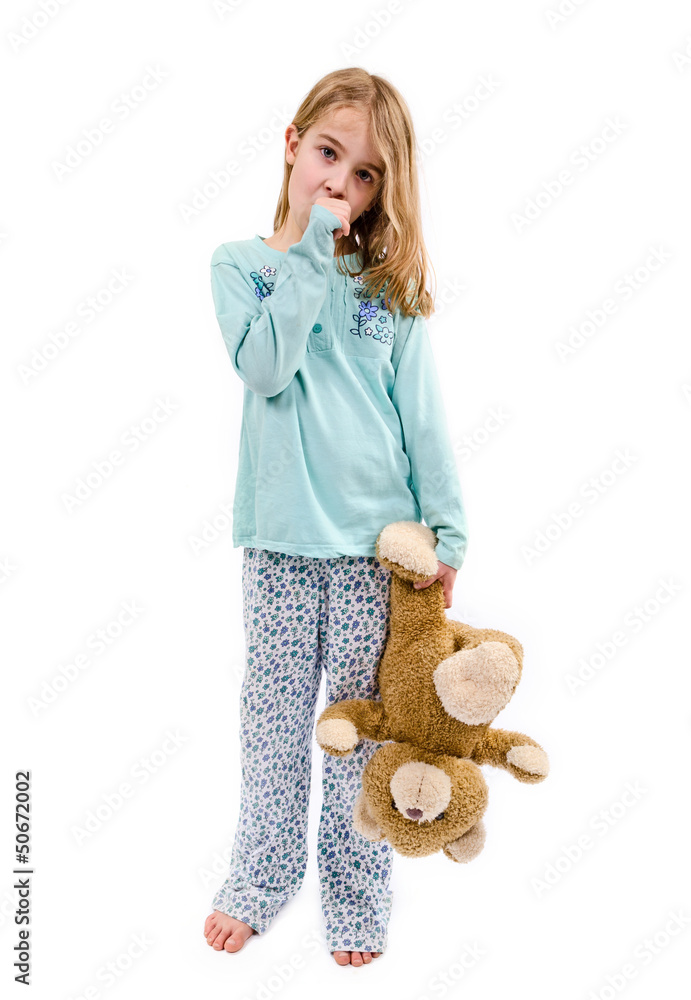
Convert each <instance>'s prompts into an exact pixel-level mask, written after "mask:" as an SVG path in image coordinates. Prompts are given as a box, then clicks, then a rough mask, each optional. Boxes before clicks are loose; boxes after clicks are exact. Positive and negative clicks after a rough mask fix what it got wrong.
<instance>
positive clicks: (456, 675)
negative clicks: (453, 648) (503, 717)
mask: <svg viewBox="0 0 691 1000" xmlns="http://www.w3.org/2000/svg"><path fill="white" fill-rule="evenodd" d="M520 676H521V665H520V663H519V662H518V660H517V659H516V657H515V656H514V653H513V650H512V649H511V647H510V646H509V645H508V644H507V643H505V642H494V641H489V642H481V643H479V644H478V645H477V646H473V647H471V648H470V649H459V650H458V651H457V652H455V653H453V654H452V655H451V656H447V657H446V659H445V660H442V661H441V663H440V664H439V665H438V666H437V667H436V668H435V671H434V674H433V681H434V688H435V690H436V692H437V695H438V696H439V700H440V701H441V703H442V705H443V706H444V709H445V711H446V712H447V713H448V714H449V715H450V716H451V717H452V718H454V719H458V721H459V722H464V723H465V724H466V725H468V726H479V725H482V724H483V723H488V722H492V721H493V719H495V718H496V717H497V715H498V714H499V712H501V710H502V708H505V707H506V705H508V703H509V701H510V700H511V697H512V695H513V693H514V691H515V690H516V685H517V684H518V681H519V678H520Z"/></svg>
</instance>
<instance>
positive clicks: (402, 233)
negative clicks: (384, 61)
mask: <svg viewBox="0 0 691 1000" xmlns="http://www.w3.org/2000/svg"><path fill="white" fill-rule="evenodd" d="M344 107H345V108H351V109H353V110H354V111H357V112H360V113H364V114H365V115H366V116H367V118H368V121H369V128H370V140H371V142H372V145H373V146H374V148H375V150H376V152H377V154H378V155H379V157H380V158H381V162H382V163H383V164H384V176H383V180H382V184H381V186H380V188H379V191H378V192H377V196H376V199H375V201H374V203H373V204H372V205H371V206H370V208H369V209H368V210H367V211H366V212H363V213H362V215H360V216H359V217H358V218H357V219H356V220H355V221H354V222H353V223H352V225H351V227H350V233H349V234H348V236H343V237H341V238H340V239H339V240H337V241H336V253H335V256H336V257H337V258H339V261H338V267H339V270H340V271H341V274H344V273H346V272H347V273H348V274H349V275H350V276H351V277H354V276H355V275H357V274H362V275H363V279H364V282H365V285H366V294H367V296H368V297H369V298H374V297H375V296H377V295H379V293H380V292H381V290H382V289H383V288H384V286H386V300H387V308H388V309H389V310H390V311H391V312H393V311H395V310H396V309H398V308H400V310H401V312H402V313H403V315H405V316H415V315H421V316H425V317H428V316H430V315H431V314H432V313H433V312H434V300H433V298H432V295H431V294H430V292H429V291H428V290H427V287H426V285H427V277H428V271H429V270H432V272H434V268H433V267H432V264H431V261H430V259H429V255H428V253H427V249H426V247H425V244H424V240H423V238H422V219H421V213H420V194H419V186H418V176H417V163H416V160H415V149H416V139H415V132H414V129H413V122H412V117H411V114H410V111H409V109H408V106H407V104H406V102H405V101H404V100H403V98H402V96H401V95H400V93H399V92H398V91H397V90H396V88H395V87H393V86H392V85H391V84H390V83H389V82H388V80H385V79H383V78H382V77H380V76H373V75H372V74H371V73H368V72H367V70H365V69H362V68H361V67H359V66H353V67H349V68H346V69H337V70H334V71H333V72H332V73H327V75H326V76H323V77H322V78H321V80H318V81H317V83H315V85H314V86H313V87H312V89H311V90H310V92H309V93H308V94H307V96H306V97H305V98H304V100H303V101H302V104H301V105H300V107H299V108H298V110H297V113H296V115H295V117H294V118H293V124H294V125H295V127H296V129H297V134H298V137H301V136H302V135H303V134H304V133H305V132H306V131H307V129H309V128H311V127H312V126H314V125H316V124H318V123H320V122H322V120H323V119H325V118H326V117H328V115H329V114H330V113H332V112H334V111H336V110H338V109H340V108H344ZM292 169H293V164H292V163H288V162H287V161H286V162H285V163H284V172H283V186H282V187H281V193H280V195H279V198H278V205H277V207H276V214H275V216H274V232H278V231H279V229H280V228H281V226H282V225H283V223H284V222H285V221H286V219H287V218H288V208H289V202H288V183H289V181H290V175H291V172H292ZM351 253H357V254H359V256H358V257H357V258H356V262H357V264H358V265H359V267H360V270H359V271H353V272H351V270H350V268H349V266H348V264H347V263H345V261H342V258H343V256H344V255H345V254H351ZM341 263H343V265H344V267H345V271H343V270H342V269H341V266H340V265H341ZM435 277H436V276H435Z"/></svg>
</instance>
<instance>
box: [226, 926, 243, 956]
mask: <svg viewBox="0 0 691 1000" xmlns="http://www.w3.org/2000/svg"><path fill="white" fill-rule="evenodd" d="M235 935H236V932H235V931H233V932H232V934H229V935H228V937H227V938H226V942H225V944H224V945H223V947H224V949H225V951H229V952H231V953H232V952H235V951H239V950H240V949H241V948H242V946H243V944H244V941H243V940H242V938H241V937H240V935H239V934H238V935H237V937H236V936H235Z"/></svg>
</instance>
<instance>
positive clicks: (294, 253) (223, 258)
mask: <svg viewBox="0 0 691 1000" xmlns="http://www.w3.org/2000/svg"><path fill="white" fill-rule="evenodd" d="M340 225H341V221H340V219H339V218H338V216H337V215H335V214H334V213H333V212H331V211H329V209H328V208H325V207H324V206H323V205H312V208H311V210H310V217H309V222H308V224H307V228H306V229H305V231H304V233H303V234H302V239H301V240H300V241H299V242H298V243H294V244H293V245H292V246H291V247H290V248H289V249H288V251H287V252H286V254H285V261H283V262H282V264H281V268H280V271H279V274H278V277H277V278H276V285H275V288H274V289H273V291H272V293H271V295H267V296H266V297H264V298H263V299H261V300H260V299H259V298H258V297H257V295H256V294H255V293H254V292H253V290H252V287H251V285H250V284H249V282H248V281H247V279H246V277H245V276H244V275H243V274H242V272H241V270H240V268H239V267H238V265H237V264H235V263H233V261H232V260H231V259H230V258H229V256H228V251H227V249H226V248H225V244H221V245H220V246H219V247H217V248H216V250H214V253H213V256H212V258H211V293H212V296H213V300H214V308H215V310H216V318H217V319H218V324H219V326H220V328H221V333H222V335H223V340H224V341H225V345H226V348H227V349H228V354H229V355H230V360H231V362H232V364H233V367H234V369H235V371H236V372H237V374H238V375H239V376H240V378H241V379H242V381H243V382H245V384H246V385H247V386H249V388H250V389H252V390H253V392H256V393H258V394H259V395H260V396H275V395H276V394H277V393H279V392H281V391H282V390H283V389H285V388H286V386H287V385H288V384H289V383H290V381H291V379H292V378H293V376H294V375H295V373H296V372H297V370H298V368H299V367H300V365H301V363H302V361H303V358H304V355H305V350H306V345H307V338H308V336H309V333H310V330H311V329H312V324H313V323H314V321H315V320H316V318H317V316H318V315H319V311H320V309H321V308H322V305H323V303H324V299H325V298H326V293H327V290H328V287H329V282H328V277H329V270H330V268H331V264H332V261H333V255H334V238H333V235H332V234H333V232H334V230H336V229H338V228H339V227H340Z"/></svg>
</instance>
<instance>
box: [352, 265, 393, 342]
mask: <svg viewBox="0 0 691 1000" xmlns="http://www.w3.org/2000/svg"><path fill="white" fill-rule="evenodd" d="M358 278H360V280H362V275H357V276H356V277H355V278H354V279H353V280H354V281H357V280H358ZM380 310H381V311H382V312H383V313H384V315H383V316H381V315H378V314H379V312H380ZM377 318H378V319H379V322H378V323H377V322H375V323H374V324H373V325H370V324H371V321H372V320H376V319H377ZM353 319H354V320H355V322H356V323H357V327H356V328H355V329H351V331H350V332H351V333H352V334H353V335H354V336H356V337H360V338H361V337H362V334H363V333H364V335H365V336H366V337H371V338H372V340H378V341H379V342H380V344H382V345H386V344H392V343H393V338H394V331H393V329H392V328H391V326H390V325H389V320H391V319H393V317H392V315H391V313H390V312H389V311H388V309H387V308H386V303H385V300H384V299H382V300H381V301H380V303H379V305H378V306H377V305H375V303H374V302H370V301H361V302H360V308H359V310H358V312H357V314H354V315H353Z"/></svg>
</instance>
